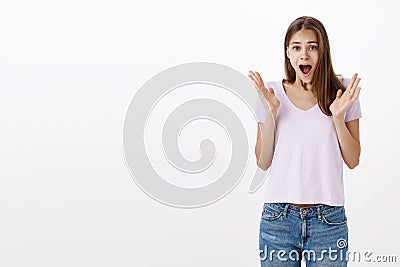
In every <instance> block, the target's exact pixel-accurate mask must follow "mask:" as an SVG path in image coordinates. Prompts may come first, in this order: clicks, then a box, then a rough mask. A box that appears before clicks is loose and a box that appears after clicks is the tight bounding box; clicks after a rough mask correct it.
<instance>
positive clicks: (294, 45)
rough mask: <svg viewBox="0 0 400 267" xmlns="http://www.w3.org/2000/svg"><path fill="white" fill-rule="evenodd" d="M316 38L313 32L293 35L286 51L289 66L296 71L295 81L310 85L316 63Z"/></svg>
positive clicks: (306, 31) (307, 30) (300, 32)
mask: <svg viewBox="0 0 400 267" xmlns="http://www.w3.org/2000/svg"><path fill="white" fill-rule="evenodd" d="M318 48H319V47H318V38H317V34H316V33H315V31H313V30H309V29H306V30H300V31H298V32H296V33H294V34H293V36H292V38H291V39H290V41H289V46H288V47H287V50H286V55H287V57H288V58H289V60H290V64H291V65H292V67H293V68H294V70H295V71H296V81H298V80H299V79H300V80H302V81H303V83H310V82H311V80H312V77H313V75H314V71H315V67H316V66H317V62H318V57H319V54H318Z"/></svg>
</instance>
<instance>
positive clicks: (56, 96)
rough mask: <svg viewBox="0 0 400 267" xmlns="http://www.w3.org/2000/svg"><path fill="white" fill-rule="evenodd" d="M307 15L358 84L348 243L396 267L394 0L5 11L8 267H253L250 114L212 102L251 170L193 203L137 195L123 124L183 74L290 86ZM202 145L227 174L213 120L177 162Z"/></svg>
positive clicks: (2, 103)
mask: <svg viewBox="0 0 400 267" xmlns="http://www.w3.org/2000/svg"><path fill="white" fill-rule="evenodd" d="M302 15H311V16H314V17H316V18H318V19H320V20H321V21H322V22H323V23H324V25H325V27H326V29H327V31H328V35H329V38H330V44H331V54H332V60H333V65H334V69H335V71H336V72H337V73H341V74H343V75H344V76H346V77H351V75H353V73H355V72H357V73H359V76H360V77H361V78H362V81H361V87H362V91H361V96H360V101H361V107H362V111H363V118H362V119H360V131H361V144H362V155H361V162H360V165H359V166H358V167H357V168H355V169H354V170H349V169H347V167H344V176H345V177H344V180H345V191H346V204H345V206H346V211H347V216H348V219H349V223H348V225H349V231H350V236H349V238H350V241H349V249H350V250H352V251H360V252H363V251H371V252H373V256H376V255H397V261H400V254H399V251H400V245H399V242H398V240H399V238H400V234H399V230H398V229H399V228H398V221H399V215H398V214H399V213H398V201H399V195H400V194H399V185H400V182H399V175H398V167H399V163H398V159H399V156H398V151H399V148H400V147H399V138H398V136H400V131H399V127H398V125H397V124H398V121H399V120H398V108H399V103H398V99H399V97H400V94H399V87H398V78H399V75H398V64H399V62H400V56H399V48H398V46H399V43H400V37H399V34H398V25H399V24H400V20H399V16H398V12H397V8H395V1H335V2H325V1H306V2H304V1H240V2H239V1H210V0H205V1H175V0H174V1H118V0H117V1H89V0H83V1H82V0H79V1H43V0H39V1H8V2H6V1H2V3H1V5H0V266H5V267H9V266H10V267H11V266H40V267H45V266H85V267H88V266H96V267H99V266H121V267H122V266H146V267H147V266H149V267H150V266H171V267H172V266H173V267H176V266H195V267H200V266H201V267H203V266H258V265H259V263H258V231H259V221H260V215H261V208H262V190H261V189H260V190H258V191H257V192H256V193H255V194H249V193H248V188H249V185H250V181H251V179H252V177H253V174H254V172H255V171H256V165H255V156H254V144H255V138H256V130H257V128H256V127H257V126H256V123H255V121H254V118H253V117H252V116H253V115H252V113H251V112H250V110H248V109H246V107H245V105H243V103H241V102H240V100H238V99H236V100H235V99H234V97H232V95H229V94H228V93H226V92H214V95H215V98H216V99H219V100H220V101H224V99H228V98H229V99H232V100H231V101H230V103H232V105H233V107H232V109H233V110H235V112H237V115H238V116H239V117H240V118H241V120H242V121H243V125H245V127H246V129H247V131H248V143H249V156H248V160H249V164H248V168H247V170H246V173H245V175H244V177H243V178H242V181H241V182H240V183H239V185H238V186H237V187H236V188H235V189H234V190H233V191H232V192H231V193H230V194H229V195H227V196H226V197H224V198H223V199H221V200H220V201H218V202H216V203H214V204H212V205H209V206H206V207H203V208H198V209H177V208H173V207H169V206H166V205H162V204H160V203H159V202H157V201H155V200H154V199H152V198H150V197H149V196H147V195H146V194H145V193H143V192H142V191H141V190H140V188H139V187H138V186H137V185H136V184H135V182H134V181H133V179H132V177H131V176H130V174H129V172H128V170H127V167H126V165H125V162H124V155H123V146H122V131H123V123H124V118H125V113H126V110H127V108H128V106H129V103H130V101H131V100H132V98H133V96H134V95H135V92H137V90H138V89H139V88H140V87H141V86H142V85H143V84H144V83H145V82H146V81H147V80H149V79H151V77H153V76H154V75H156V74H157V73H159V72H161V71H163V70H165V69H167V68H170V67H172V66H175V65H178V64H183V63H188V62H197V61H204V62H214V63H219V64H223V65H226V66H230V67H232V68H234V69H236V70H238V71H240V72H242V73H243V74H244V75H246V74H247V72H248V71H249V70H258V71H259V72H260V73H261V74H262V75H263V77H264V79H266V80H277V79H281V78H283V75H284V69H283V53H284V52H283V38H284V34H285V32H286V29H287V27H288V25H289V23H290V22H291V21H293V20H294V19H295V18H297V17H299V16H302ZM200 90H201V92H200ZM197 91H198V92H199V93H205V92H206V89H204V90H203V89H201V88H199V89H198V90H197ZM214 91H215V90H214ZM192 93H193V97H195V96H196V90H193V92H192ZM208 93H209V94H208V95H207V97H209V98H213V91H212V90H209V92H208ZM178 96H179V94H178ZM203 96H204V94H203ZM178 98H179V97H178ZM177 105H178V100H177V98H176V95H175V98H171V99H170V100H168V98H166V100H165V102H164V107H165V110H168V108H171V107H174V106H177ZM160 112H161V113H160V114H163V115H162V116H161V115H160V117H159V120H161V119H162V118H164V117H165V116H164V115H165V111H164V112H163V111H162V109H161V111H160ZM163 116H164V117H163ZM155 120H156V122H157V115H155ZM153 125H155V126H157V123H154V121H153ZM147 131H148V132H149V135H148V137H150V136H151V137H152V138H153V139H150V140H147V141H146V142H147V143H149V144H153V145H154V144H159V142H160V140H159V138H160V134H161V133H160V132H157V131H155V130H154V129H153V130H150V129H147ZM205 135H207V137H209V138H215V140H216V141H215V144H216V147H217V152H218V157H220V160H219V162H222V163H223V164H226V160H225V159H226V155H230V151H229V143H227V142H224V138H223V132H222V131H221V130H220V129H218V128H217V127H214V126H213V125H209V124H207V123H204V124H201V123H199V124H196V125H192V126H190V127H189V126H188V128H187V129H186V130H185V131H184V132H182V140H180V149H181V151H182V154H183V155H184V156H185V157H187V158H188V159H196V158H198V157H199V156H200V155H199V147H198V145H199V143H200V141H201V140H202V139H203V138H205V137H206V136H205ZM218 140H220V142H221V144H220V146H219V143H218ZM157 142H158V143H157ZM157 147H160V146H157V145H155V146H154V149H152V150H149V157H157V155H159V154H157V153H158V152H157ZM151 153H153V154H154V155H150V154H151ZM217 162H218V161H217ZM157 163H158V166H157V168H158V170H159V171H160V172H162V171H163V170H164V171H166V172H168V168H169V167H168V166H167V163H166V162H164V163H163V162H162V161H160V162H157ZM163 164H164V165H163ZM223 164H222V165H223ZM221 168H222V167H221V166H220V167H219V169H217V171H216V172H215V173H218V171H221V170H222V171H223V169H221ZM176 175H177V177H178V175H179V174H176ZM204 177H205V178H204V179H205V180H204V181H205V182H209V181H210V176H207V175H206V176H204ZM207 177H208V178H207ZM196 179H202V178H201V177H196ZM176 182H177V183H179V179H177V181H176ZM201 182H202V180H197V182H196V183H195V184H197V185H199V184H201ZM365 264H367V263H365V262H361V263H350V264H349V265H350V266H364V265H365ZM397 264H398V263H397ZM381 265H382V266H383V264H379V263H368V266H381ZM384 266H396V263H391V264H389V263H388V264H384Z"/></svg>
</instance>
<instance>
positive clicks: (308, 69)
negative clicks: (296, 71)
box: [299, 65, 312, 75]
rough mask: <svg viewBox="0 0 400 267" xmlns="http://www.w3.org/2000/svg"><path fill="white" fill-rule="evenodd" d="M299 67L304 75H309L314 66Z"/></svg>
mask: <svg viewBox="0 0 400 267" xmlns="http://www.w3.org/2000/svg"><path fill="white" fill-rule="evenodd" d="M299 68H300V70H301V72H302V73H303V74H304V75H308V74H310V72H311V69H312V66H311V65H300V66H299Z"/></svg>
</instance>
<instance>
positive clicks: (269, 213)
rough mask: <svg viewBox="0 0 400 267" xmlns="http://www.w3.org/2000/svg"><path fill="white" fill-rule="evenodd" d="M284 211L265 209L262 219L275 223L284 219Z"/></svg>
mask: <svg viewBox="0 0 400 267" xmlns="http://www.w3.org/2000/svg"><path fill="white" fill-rule="evenodd" d="M282 214H283V211H276V210H273V209H269V208H266V207H265V208H264V210H263V212H262V215H261V218H263V219H264V220H266V221H274V220H277V219H279V218H280V217H282Z"/></svg>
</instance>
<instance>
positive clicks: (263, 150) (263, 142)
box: [248, 71, 280, 171]
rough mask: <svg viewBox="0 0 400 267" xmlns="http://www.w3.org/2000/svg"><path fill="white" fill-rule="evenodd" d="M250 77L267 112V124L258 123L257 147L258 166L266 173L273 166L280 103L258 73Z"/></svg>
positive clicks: (250, 74)
mask: <svg viewBox="0 0 400 267" xmlns="http://www.w3.org/2000/svg"><path fill="white" fill-rule="evenodd" d="M248 76H249V78H250V80H252V81H253V83H254V85H255V87H256V88H257V92H258V95H259V97H260V99H261V102H262V103H263V105H264V107H265V109H266V111H267V117H266V120H265V122H264V123H262V122H258V125H257V128H258V130H257V142H256V147H255V153H256V159H257V166H258V167H260V168H261V169H262V170H264V171H265V170H267V169H268V167H269V166H270V165H271V162H272V156H273V154H274V144H275V119H276V113H277V110H278V107H279V105H280V102H279V99H278V98H277V97H276V96H275V92H274V89H273V88H267V87H266V86H265V85H264V81H263V79H262V78H261V75H260V74H259V73H258V72H257V71H256V72H255V73H254V72H252V71H249V74H248Z"/></svg>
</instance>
